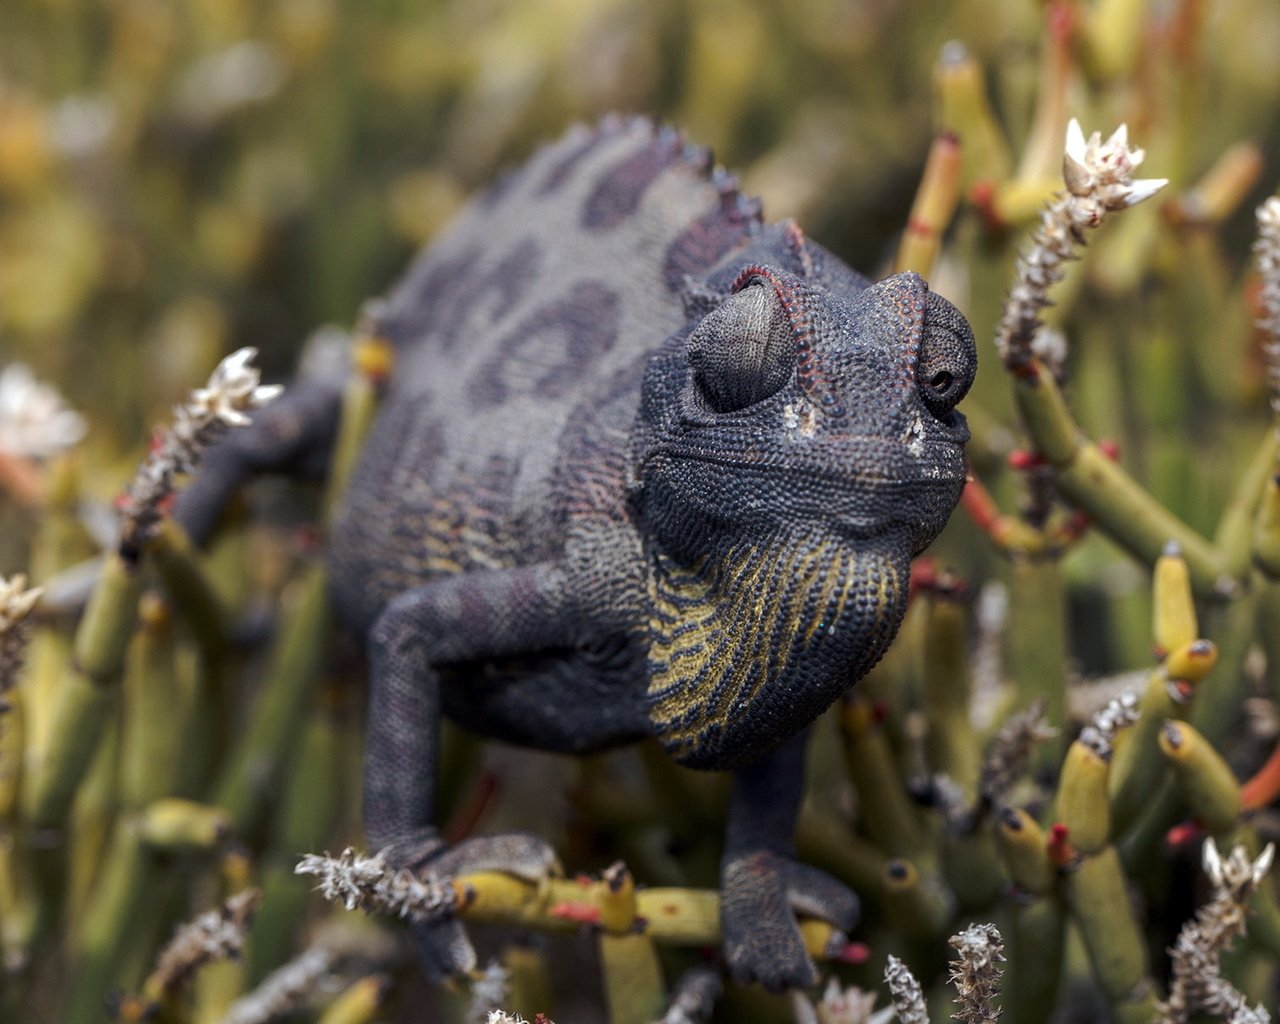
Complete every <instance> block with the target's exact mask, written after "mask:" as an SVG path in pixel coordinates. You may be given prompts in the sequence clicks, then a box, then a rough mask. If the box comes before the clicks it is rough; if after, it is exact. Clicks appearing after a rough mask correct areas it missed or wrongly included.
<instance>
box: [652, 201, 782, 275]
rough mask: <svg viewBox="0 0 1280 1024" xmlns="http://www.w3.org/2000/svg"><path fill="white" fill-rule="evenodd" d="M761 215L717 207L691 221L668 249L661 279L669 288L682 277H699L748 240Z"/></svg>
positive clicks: (754, 230)
mask: <svg viewBox="0 0 1280 1024" xmlns="http://www.w3.org/2000/svg"><path fill="white" fill-rule="evenodd" d="M759 225H760V218H759V216H758V214H757V215H756V216H754V217H751V216H746V215H744V214H743V213H742V212H741V211H739V210H738V209H737V208H736V207H730V208H728V209H726V208H724V207H718V208H717V209H714V210H712V211H711V212H710V213H706V214H703V215H702V216H701V217H699V218H698V219H697V220H695V221H694V222H693V223H692V224H690V225H689V226H688V227H687V228H685V230H684V231H683V232H682V233H681V234H680V236H679V237H678V238H677V239H676V240H675V241H674V242H672V243H671V246H670V248H668V249H667V255H666V260H665V261H664V265H663V268H662V276H663V280H665V281H666V283H667V287H668V288H670V289H671V290H672V291H676V290H677V289H679V288H680V287H681V286H682V284H683V283H684V279H685V276H686V275H688V276H690V277H693V278H699V277H702V276H703V275H704V274H706V272H707V270H709V269H710V268H711V267H712V266H714V265H715V264H716V263H717V262H719V260H720V259H721V257H723V256H725V255H726V254H727V253H728V252H730V251H731V250H733V249H735V248H737V247H738V246H740V245H742V244H743V243H744V242H746V241H747V239H749V238H750V237H751V236H752V235H753V234H754V233H755V232H756V230H757V229H758V228H759Z"/></svg>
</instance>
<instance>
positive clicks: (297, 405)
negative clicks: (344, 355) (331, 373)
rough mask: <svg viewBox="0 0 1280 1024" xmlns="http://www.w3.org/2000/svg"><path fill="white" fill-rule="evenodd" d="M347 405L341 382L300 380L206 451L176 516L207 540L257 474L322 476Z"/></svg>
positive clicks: (181, 497)
mask: <svg viewBox="0 0 1280 1024" xmlns="http://www.w3.org/2000/svg"><path fill="white" fill-rule="evenodd" d="M341 404H342V384H341V382H340V381H329V380H309V381H305V380H304V381H299V382H298V383H296V384H294V385H293V386H291V387H290V388H289V389H288V390H287V391H286V392H285V393H284V394H283V395H281V396H280V398H278V399H277V400H276V401H274V402H272V403H271V404H270V405H268V406H266V407H264V408H262V409H259V410H257V411H256V412H255V413H253V422H252V423H251V424H249V425H248V426H245V427H238V428H236V429H235V430H231V431H228V432H227V433H226V434H224V435H223V436H222V437H221V438H219V439H218V441H217V443H215V444H214V445H212V446H211V447H210V448H209V450H208V451H207V452H206V453H205V455H204V457H203V459H202V460H201V463H200V471H199V472H198V473H197V474H196V476H195V478H194V479H193V480H192V481H191V484H190V486H188V487H187V488H186V490H184V491H183V492H182V493H181V494H180V495H179V496H178V500H177V503H176V504H175V506H174V510H173V515H174V518H175V519H176V520H177V521H178V523H179V524H180V525H181V526H182V527H183V529H185V530H186V531H187V533H188V534H189V535H190V536H191V538H192V539H193V540H194V541H196V542H197V543H199V542H201V541H204V540H205V539H207V538H208V536H209V534H210V533H212V532H213V528H214V526H215V525H217V522H218V518H219V516H221V514H222V511H223V509H224V508H225V507H226V505H227V502H228V501H229V500H230V499H231V496H232V494H233V493H234V492H235V490H236V488H238V487H239V486H240V485H241V484H242V483H244V482H245V480H246V479H248V478H249V477H250V476H252V475H254V474H256V473H286V474H288V475H290V476H299V477H320V476H323V474H324V472H325V470H326V469H327V468H328V464H329V455H330V453H331V451H332V449H333V444H334V439H335V437H336V435H337V428H338V417H339V413H340V411H341Z"/></svg>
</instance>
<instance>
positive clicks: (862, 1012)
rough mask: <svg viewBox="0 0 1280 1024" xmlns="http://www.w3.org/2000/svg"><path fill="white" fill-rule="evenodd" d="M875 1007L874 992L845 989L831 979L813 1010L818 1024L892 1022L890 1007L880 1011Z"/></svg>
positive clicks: (877, 1023)
mask: <svg viewBox="0 0 1280 1024" xmlns="http://www.w3.org/2000/svg"><path fill="white" fill-rule="evenodd" d="M875 1007H876V994H875V993H874V992H864V991H863V990H862V989H860V988H858V987H857V986H856V985H850V986H849V987H848V988H845V987H843V986H842V985H841V984H840V982H839V981H837V980H836V979H835V978H831V979H829V980H828V981H827V987H826V989H825V990H824V991H823V993H822V998H821V999H820V1000H819V1001H818V1003H817V1005H816V1006H815V1008H814V1009H815V1011H816V1013H815V1017H816V1019H817V1021H818V1024H889V1022H890V1021H891V1020H893V1018H894V1014H895V1011H894V1009H893V1007H892V1006H886V1007H885V1008H884V1009H882V1010H876V1008H875Z"/></svg>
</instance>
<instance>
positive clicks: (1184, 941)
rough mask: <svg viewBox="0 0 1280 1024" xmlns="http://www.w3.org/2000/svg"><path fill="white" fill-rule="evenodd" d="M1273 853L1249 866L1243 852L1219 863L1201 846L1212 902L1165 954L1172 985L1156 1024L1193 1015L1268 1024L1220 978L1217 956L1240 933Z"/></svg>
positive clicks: (1174, 1023) (1212, 849)
mask: <svg viewBox="0 0 1280 1024" xmlns="http://www.w3.org/2000/svg"><path fill="white" fill-rule="evenodd" d="M1274 855H1275V847H1274V846H1272V845H1268V846H1267V848H1266V849H1265V850H1263V851H1262V853H1261V854H1260V855H1259V856H1258V858H1257V860H1253V861H1251V860H1250V859H1249V855H1248V854H1247V853H1246V852H1245V849H1244V847H1243V846H1236V847H1235V848H1234V849H1232V851H1231V855H1230V856H1229V857H1227V858H1226V859H1225V860H1224V859H1223V858H1222V855H1221V854H1220V853H1219V852H1218V848H1217V846H1216V845H1215V844H1214V841H1213V840H1212V839H1207V840H1205V844H1204V853H1203V865H1204V872H1205V874H1206V875H1208V876H1209V881H1210V882H1211V883H1212V884H1213V889H1214V893H1213V898H1212V899H1211V900H1210V901H1209V902H1208V903H1206V904H1205V905H1204V906H1203V907H1201V908H1200V909H1199V910H1198V911H1196V916H1195V920H1193V921H1188V922H1187V923H1186V924H1184V925H1183V926H1182V931H1181V932H1180V933H1179V934H1178V941H1177V942H1176V943H1175V944H1174V947H1173V949H1171V950H1170V951H1169V952H1170V954H1171V957H1172V961H1173V980H1172V982H1171V983H1170V985H1169V996H1168V998H1167V999H1165V1000H1164V1002H1162V1003H1161V1004H1160V1021H1161V1024H1186V1022H1187V1021H1189V1020H1190V1019H1191V1018H1192V1016H1193V1015H1196V1014H1201V1013H1203V1014H1208V1015H1210V1016H1212V1017H1216V1018H1221V1019H1230V1020H1232V1021H1237V1020H1238V1021H1241V1022H1246V1021H1268V1020H1269V1017H1268V1016H1267V1012H1266V1011H1265V1010H1264V1009H1262V1008H1261V1007H1258V1008H1256V1009H1250V1008H1249V1006H1248V1004H1247V1002H1246V1001H1245V998H1244V996H1243V995H1241V993H1240V992H1238V991H1237V990H1236V989H1235V987H1234V986H1232V985H1231V983H1230V982H1228V981H1227V980H1226V979H1225V978H1223V977H1222V963H1221V961H1222V954H1223V953H1224V952H1225V951H1227V950H1229V949H1230V948H1231V946H1232V944H1233V943H1234V942H1235V940H1236V938H1237V937H1238V936H1241V935H1243V934H1244V932H1245V914H1246V911H1247V909H1248V902H1249V898H1250V897H1251V896H1252V895H1253V893H1254V890H1255V889H1257V887H1258V884H1259V883H1260V882H1261V881H1262V879H1263V878H1264V877H1265V876H1266V874H1267V872H1268V871H1269V870H1270V869H1271V862H1272V859H1273V858H1274Z"/></svg>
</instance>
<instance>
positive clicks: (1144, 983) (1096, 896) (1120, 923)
mask: <svg viewBox="0 0 1280 1024" xmlns="http://www.w3.org/2000/svg"><path fill="white" fill-rule="evenodd" d="M1066 891H1067V899H1068V903H1069V905H1070V907H1071V913H1072V916H1073V917H1074V919H1075V922H1076V925H1077V927H1078V928H1079V929H1080V934H1081V937H1082V938H1083V939H1084V944H1085V949H1086V950H1087V951H1088V953H1089V961H1090V963H1091V964H1092V965H1093V973H1094V977H1095V978H1096V979H1097V981H1098V986H1099V987H1100V988H1101V989H1102V991H1103V993H1104V994H1105V996H1106V997H1107V1001H1108V1003H1110V1004H1111V1007H1112V1008H1113V1010H1114V1009H1117V1008H1118V1007H1120V1006H1121V1005H1123V1004H1127V1003H1135V1002H1140V1001H1141V1000H1142V999H1144V998H1145V997H1146V996H1147V995H1149V994H1150V993H1151V991H1152V982H1151V978H1150V976H1149V975H1148V974H1147V946H1146V943H1145V942H1144V941H1143V937H1142V929H1141V928H1139V926H1138V922H1137V920H1136V919H1135V918H1134V916H1133V908H1132V903H1131V902H1130V900H1129V892H1128V887H1127V883H1126V880H1125V876H1124V871H1123V870H1122V868H1121V865H1120V857H1119V855H1118V854H1117V853H1116V849H1115V847H1114V846H1105V847H1103V848H1102V849H1101V850H1100V851H1098V852H1097V853H1095V854H1094V855H1093V856H1091V857H1085V858H1083V859H1082V860H1081V861H1080V862H1079V863H1078V864H1077V865H1075V866H1073V867H1072V868H1071V869H1070V870H1069V871H1068V872H1067V875H1066Z"/></svg>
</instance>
